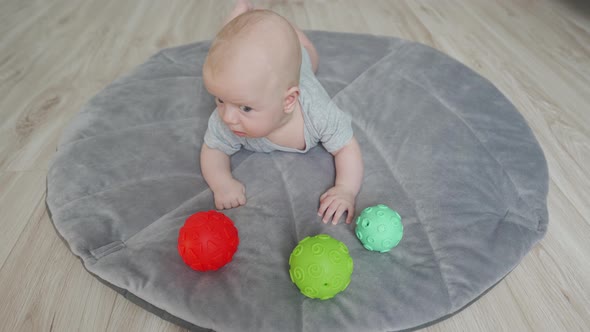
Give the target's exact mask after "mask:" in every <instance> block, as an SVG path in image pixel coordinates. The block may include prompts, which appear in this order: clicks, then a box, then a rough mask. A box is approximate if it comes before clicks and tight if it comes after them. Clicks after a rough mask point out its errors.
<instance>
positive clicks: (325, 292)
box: [289, 234, 354, 300]
mask: <svg viewBox="0 0 590 332" xmlns="http://www.w3.org/2000/svg"><path fill="white" fill-rule="evenodd" d="M353 269H354V264H353V262H352V258H351V257H350V254H349V253H348V248H347V247H346V245H345V244H344V243H342V242H340V241H338V240H336V239H334V238H333V237H331V236H329V235H326V234H320V235H316V236H313V237H309V236H308V237H306V238H305V239H303V240H301V241H300V242H299V244H298V245H297V246H296V247H295V249H293V252H292V253H291V256H290V257H289V275H290V276H291V281H293V283H294V284H295V285H296V286H297V287H298V288H299V290H300V291H301V293H302V294H303V295H305V296H307V297H310V298H312V299H320V300H327V299H330V298H332V297H334V295H336V294H338V293H340V292H342V291H343V290H344V289H346V287H348V284H349V283H350V276H351V275H352V270H353Z"/></svg>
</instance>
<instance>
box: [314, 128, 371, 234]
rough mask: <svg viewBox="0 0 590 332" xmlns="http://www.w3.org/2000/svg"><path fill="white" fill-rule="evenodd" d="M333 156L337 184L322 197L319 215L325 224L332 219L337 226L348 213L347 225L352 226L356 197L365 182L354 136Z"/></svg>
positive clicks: (361, 159) (358, 148)
mask: <svg viewBox="0 0 590 332" xmlns="http://www.w3.org/2000/svg"><path fill="white" fill-rule="evenodd" d="M332 155H333V156H334V162H335V164H336V183H335V184H334V187H332V188H330V189H329V190H328V191H326V192H325V193H324V194H323V195H322V196H320V209H319V210H318V215H319V216H323V218H322V221H323V222H324V223H328V222H329V221H330V219H332V224H337V223H338V221H339V220H340V217H342V215H343V214H344V212H347V217H346V223H347V224H350V222H351V221H352V217H353V216H354V205H355V204H354V203H355V200H356V195H357V194H358V192H359V190H360V188H361V182H362V180H363V158H362V155H361V149H360V147H359V144H358V142H357V141H356V138H354V136H353V137H352V139H351V140H350V141H349V142H348V143H347V144H346V145H345V146H344V147H342V148H341V149H340V150H338V151H336V152H333V153H332Z"/></svg>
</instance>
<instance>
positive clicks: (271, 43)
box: [201, 0, 363, 224]
mask: <svg viewBox="0 0 590 332" xmlns="http://www.w3.org/2000/svg"><path fill="white" fill-rule="evenodd" d="M317 66H318V55H317V52H316V49H315V47H314V46H313V44H312V43H311V41H310V40H309V39H308V38H307V37H306V36H305V35H304V34H303V32H301V31H300V30H298V29H297V28H295V27H294V26H292V25H291V24H290V23H289V22H288V21H287V20H286V19H285V18H283V17H282V16H280V15H278V14H276V13H274V12H272V11H269V10H254V8H253V6H252V5H251V4H250V3H249V2H248V1H244V0H242V1H238V2H237V3H236V6H235V7H234V9H233V11H232V13H231V14H230V15H229V17H228V18H227V19H226V22H225V25H224V26H223V28H222V29H221V31H219V33H218V34H217V36H216V38H215V40H214V41H213V44H212V45H211V48H210V50H209V53H208V55H207V58H206V60H205V63H204V65H203V82H204V84H205V88H206V89H207V91H208V92H209V93H211V94H212V95H213V96H215V102H216V105H217V108H216V111H214V112H213V114H212V115H211V117H210V118H209V124H208V128H207V131H206V133H205V138H204V141H205V144H203V147H202V149H201V171H202V173H203V177H204V178H205V181H207V184H208V185H209V187H210V188H211V190H212V191H213V195H214V199H215V207H216V208H217V209H220V210H221V209H230V208H234V207H238V206H240V205H244V204H246V191H245V187H244V185H243V184H242V183H240V182H239V181H237V180H236V179H234V177H233V176H232V173H231V169H230V156H231V155H232V154H234V153H235V152H237V151H239V150H240V149H241V148H242V147H243V148H245V149H248V150H251V151H257V152H270V151H273V150H280V151H288V152H296V153H305V152H307V151H308V150H309V149H311V148H312V147H314V146H315V145H317V144H318V143H322V145H323V146H324V148H326V150H328V152H330V153H331V154H332V155H333V156H334V160H335V165H336V181H335V185H334V187H332V188H330V189H329V190H328V191H326V192H325V193H324V194H323V195H321V196H320V205H319V206H320V207H319V210H318V215H319V216H321V217H322V220H323V222H324V223H328V222H330V221H331V222H332V223H333V224H337V223H338V221H339V220H340V218H341V217H342V216H343V215H344V213H345V212H346V213H347V217H346V223H350V222H351V221H352V217H353V216H354V206H355V200H356V195H357V193H358V192H359V190H360V186H361V181H362V177H363V162H362V157H361V151H360V148H359V145H358V143H357V141H356V139H355V138H354V136H353V132H352V127H351V120H350V117H349V116H347V115H346V114H344V113H343V112H342V111H341V110H340V109H339V108H338V107H337V106H336V105H335V104H334V103H333V102H332V101H331V99H330V97H329V96H328V94H327V92H326V91H325V89H324V88H323V87H322V86H321V84H320V82H319V81H318V80H317V78H316V77H315V74H314V73H315V71H316V70H317Z"/></svg>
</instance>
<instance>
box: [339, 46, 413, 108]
mask: <svg viewBox="0 0 590 332" xmlns="http://www.w3.org/2000/svg"><path fill="white" fill-rule="evenodd" d="M404 46H407V44H406V43H402V44H400V45H397V46H396V47H395V48H394V49H392V50H390V51H389V52H388V53H387V54H385V55H384V56H383V57H382V58H381V59H379V60H377V61H376V62H375V63H374V64H372V65H370V66H369V67H368V68H367V69H365V70H363V71H362V72H360V73H359V74H358V75H357V76H356V77H355V78H354V79H353V80H352V81H350V83H348V84H347V85H346V86H344V87H343V88H342V89H340V90H339V91H338V92H336V93H334V97H332V100H334V99H336V97H338V95H340V93H341V92H343V91H345V90H347V89H348V87H349V86H351V85H352V84H354V83H355V82H356V81H358V80H359V79H360V78H361V76H365V74H366V73H367V72H368V71H369V70H371V69H373V67H377V66H378V65H380V64H381V62H383V61H385V59H386V58H389V57H390V56H391V55H394V54H396V53H397V52H399V50H400V49H402V48H403V47H404Z"/></svg>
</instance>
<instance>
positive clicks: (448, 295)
mask: <svg viewBox="0 0 590 332" xmlns="http://www.w3.org/2000/svg"><path fill="white" fill-rule="evenodd" d="M352 122H353V123H354V124H355V125H356V124H357V122H358V121H357V120H356V119H355V118H354V117H352ZM357 127H358V128H359V129H360V128H361V127H359V126H358V125H357ZM361 131H362V132H363V133H364V134H365V136H366V137H367V140H369V141H370V142H371V143H372V144H373V146H374V147H375V149H376V150H377V151H378V152H379V157H381V159H382V160H383V161H384V162H385V164H386V165H387V166H389V167H388V168H389V172H390V173H391V176H392V177H393V178H394V179H397V177H396V175H395V172H394V171H393V167H391V165H390V164H389V163H388V162H387V159H385V158H384V157H383V156H384V155H385V154H384V151H385V150H384V149H383V147H382V146H381V145H380V144H378V141H376V140H374V139H373V138H372V137H371V136H370V135H367V133H366V132H364V131H363V130H361ZM399 184H400V186H401V187H402V189H403V190H404V195H405V196H406V197H411V196H410V195H408V191H407V190H406V189H405V188H404V184H403V183H402V182H399ZM414 214H415V215H416V220H417V221H418V222H419V223H420V226H421V227H422V230H423V231H424V233H425V234H426V238H427V239H428V245H429V246H430V250H431V251H432V256H433V257H434V259H435V260H436V265H437V267H438V273H439V275H440V278H441V279H442V281H443V283H444V285H445V290H446V292H447V299H448V301H449V310H450V309H451V308H452V307H453V301H452V300H451V295H450V290H449V284H448V282H447V278H445V274H444V273H443V272H442V269H441V266H440V259H439V257H438V255H437V254H436V252H435V251H434V247H433V246H432V241H431V240H430V235H429V234H428V232H427V231H426V226H425V225H424V224H423V223H422V221H421V219H420V217H419V214H418V211H416V207H415V205H414Z"/></svg>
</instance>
